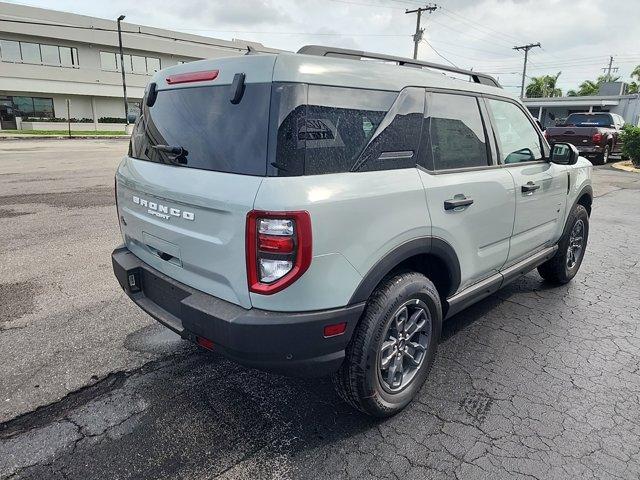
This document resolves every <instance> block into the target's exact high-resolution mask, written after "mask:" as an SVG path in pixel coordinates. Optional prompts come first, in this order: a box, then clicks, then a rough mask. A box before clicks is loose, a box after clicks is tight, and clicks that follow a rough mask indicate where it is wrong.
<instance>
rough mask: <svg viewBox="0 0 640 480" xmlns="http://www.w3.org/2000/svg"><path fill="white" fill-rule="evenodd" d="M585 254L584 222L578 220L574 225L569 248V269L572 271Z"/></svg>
mask: <svg viewBox="0 0 640 480" xmlns="http://www.w3.org/2000/svg"><path fill="white" fill-rule="evenodd" d="M583 252H584V222H583V221H582V220H578V221H577V222H576V223H574V224H573V228H572V229H571V234H570V235H569V246H568V247H567V268H568V269H569V270H572V269H573V268H575V266H576V265H577V264H578V262H579V261H580V259H581V258H582V253H583Z"/></svg>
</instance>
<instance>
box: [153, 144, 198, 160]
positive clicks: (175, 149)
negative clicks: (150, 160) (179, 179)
mask: <svg viewBox="0 0 640 480" xmlns="http://www.w3.org/2000/svg"><path fill="white" fill-rule="evenodd" d="M151 148H153V149H154V150H156V151H157V152H162V153H165V154H166V155H167V157H168V158H169V161H170V162H171V163H173V164H177V165H186V164H187V155H189V152H188V151H187V150H186V149H184V148H183V147H181V146H180V145H152V146H151Z"/></svg>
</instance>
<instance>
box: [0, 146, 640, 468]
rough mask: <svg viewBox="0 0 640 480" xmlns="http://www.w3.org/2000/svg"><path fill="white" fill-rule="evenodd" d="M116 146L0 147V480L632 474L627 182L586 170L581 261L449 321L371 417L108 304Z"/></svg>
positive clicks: (633, 245) (117, 296) (608, 171)
mask: <svg viewBox="0 0 640 480" xmlns="http://www.w3.org/2000/svg"><path fill="white" fill-rule="evenodd" d="M125 151H126V142H123V141H119V140H91V141H83V140H41V141H35V140H31V141H28V140H15V141H0V232H1V234H2V237H1V240H0V478H12V479H13V478H33V479H43V478H47V479H91V478H120V479H126V478H150V479H155V478H158V479H160V478H162V479H166V478H185V479H186V478H198V479H207V478H224V479H240V478H314V479H318V478H358V479H360V478H362V479H365V478H377V479H387V478H389V479H392V478H442V479H445V478H447V479H450V478H461V479H462V478H465V479H468V478H474V479H475V478H487V479H500V478H529V479H550V478H563V479H564V478H598V479H607V478H611V479H620V478H624V479H626V478H629V479H631V478H638V477H639V476H640V332H639V327H638V325H639V324H640V265H639V262H640V210H639V209H638V205H640V176H638V175H636V174H633V173H627V172H621V171H617V170H614V169H612V168H611V167H609V166H603V167H597V168H595V169H594V190H595V195H596V199H595V201H594V206H593V213H592V218H591V231H590V238H589V245H588V248H587V253H586V257H585V260H584V263H583V265H582V269H581V271H580V272H579V273H578V276H577V277H576V278H575V279H574V281H573V282H571V283H570V284H568V285H566V286H563V287H551V286H549V285H547V284H545V283H544V282H543V281H542V280H541V279H540V277H539V276H538V275H537V274H536V273H535V272H532V273H530V274H528V275H527V276H525V277H523V278H522V279H520V280H519V281H517V282H515V283H513V284H511V285H509V286H508V287H506V288H505V289H503V290H502V291H500V292H499V293H497V294H496V295H493V296H491V297H490V298H488V299H486V300H484V301H482V302H480V303H478V304H476V305H475V306H473V307H471V308H470V309H468V310H466V311H464V312H462V313H460V314H458V315H457V316H455V317H454V318H453V319H451V320H450V321H449V322H448V323H447V324H446V325H445V327H444V331H443V337H442V341H441V344H440V347H439V351H438V355H437V359H436V361H435V364H434V367H433V370H432V373H431V375H430V378H429V380H428V382H427V383H426V384H425V386H424V387H423V389H422V391H421V392H420V394H419V396H418V398H417V400H416V401H414V402H413V403H412V404H411V405H410V406H409V407H408V408H407V409H405V410H404V411H403V412H402V413H400V414H399V415H397V416H396V417H393V418H391V419H387V420H374V419H370V418H367V417H365V416H363V415H360V414H358V413H356V412H354V411H352V410H350V409H349V408H348V407H347V406H346V405H345V404H344V403H342V402H341V401H340V400H339V399H338V397H337V396H336V395H335V394H334V393H333V391H332V389H331V385H330V382H329V381H327V380H325V379H320V380H301V379H289V378H284V377H280V376H274V375H269V374H266V373H261V372H258V371H255V370H250V369H246V368H243V367H240V366H237V365H235V364H233V363H231V362H229V361H227V360H225V359H223V358H221V357H219V356H217V355H215V354H208V353H204V352H201V351H199V350H197V349H196V348H194V347H192V346H191V345H189V344H186V343H185V342H182V341H181V340H180V339H179V338H178V337H177V336H175V335H173V334H172V333H170V332H169V331H168V330H166V329H164V328H163V327H161V326H159V325H157V324H156V323H155V322H154V321H153V320H151V319H150V318H149V317H148V316H147V315H145V314H144V313H142V312H141V311H139V310H138V309H137V307H135V306H133V305H132V304H131V302H130V301H128V300H127V299H126V298H125V296H124V294H123V293H122V292H121V290H120V288H119V286H118V284H117V282H116V280H115V279H114V278H113V275H112V272H111V260H110V253H111V250H112V249H113V247H114V246H115V245H117V244H118V243H119V240H120V239H119V231H118V225H117V221H116V216H115V210H114V200H113V174H114V171H115V168H116V165H117V163H118V161H119V158H120V157H121V156H122V155H123V154H124V152H125Z"/></svg>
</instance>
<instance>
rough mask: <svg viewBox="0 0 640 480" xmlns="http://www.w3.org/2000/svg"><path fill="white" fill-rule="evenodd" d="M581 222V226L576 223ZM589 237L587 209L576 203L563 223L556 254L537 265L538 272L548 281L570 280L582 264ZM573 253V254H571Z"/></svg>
mask: <svg viewBox="0 0 640 480" xmlns="http://www.w3.org/2000/svg"><path fill="white" fill-rule="evenodd" d="M578 224H581V225H582V226H581V227H578V226H577V225H578ZM576 230H580V231H581V235H580V238H581V240H580V246H581V248H580V250H579V251H576V249H575V245H576V243H575V241H573V240H575V238H577V235H574V236H573V240H572V234H574V233H576ZM588 238H589V214H588V213H587V209H586V208H584V207H583V206H582V205H576V206H575V207H573V210H572V211H571V213H570V214H569V218H568V219H567V224H566V225H565V228H564V232H563V234H562V237H561V238H560V241H559V242H558V251H557V252H556V254H555V255H554V256H553V257H552V258H550V259H549V260H547V261H546V262H545V263H543V264H542V265H540V266H539V267H538V273H539V274H540V276H541V277H542V278H544V279H545V280H547V281H548V282H551V283H555V284H557V285H562V284H565V283H568V282H570V281H571V279H572V278H573V277H575V276H576V273H578V270H580V265H582V259H583V258H584V252H585V250H586V248H587V240H588ZM570 242H571V243H572V244H573V245H574V248H572V251H573V254H571V253H570V252H569V244H570ZM572 255H573V256H572Z"/></svg>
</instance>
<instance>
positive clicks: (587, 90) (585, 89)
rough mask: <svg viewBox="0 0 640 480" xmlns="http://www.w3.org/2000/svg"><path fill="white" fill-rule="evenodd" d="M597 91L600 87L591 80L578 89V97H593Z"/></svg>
mask: <svg viewBox="0 0 640 480" xmlns="http://www.w3.org/2000/svg"><path fill="white" fill-rule="evenodd" d="M599 89H600V85H598V82H597V81H596V82H594V81H593V80H585V81H584V82H582V83H581V84H580V86H579V87H578V96H579V97H582V96H586V95H595V94H597V93H598V90H599Z"/></svg>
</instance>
